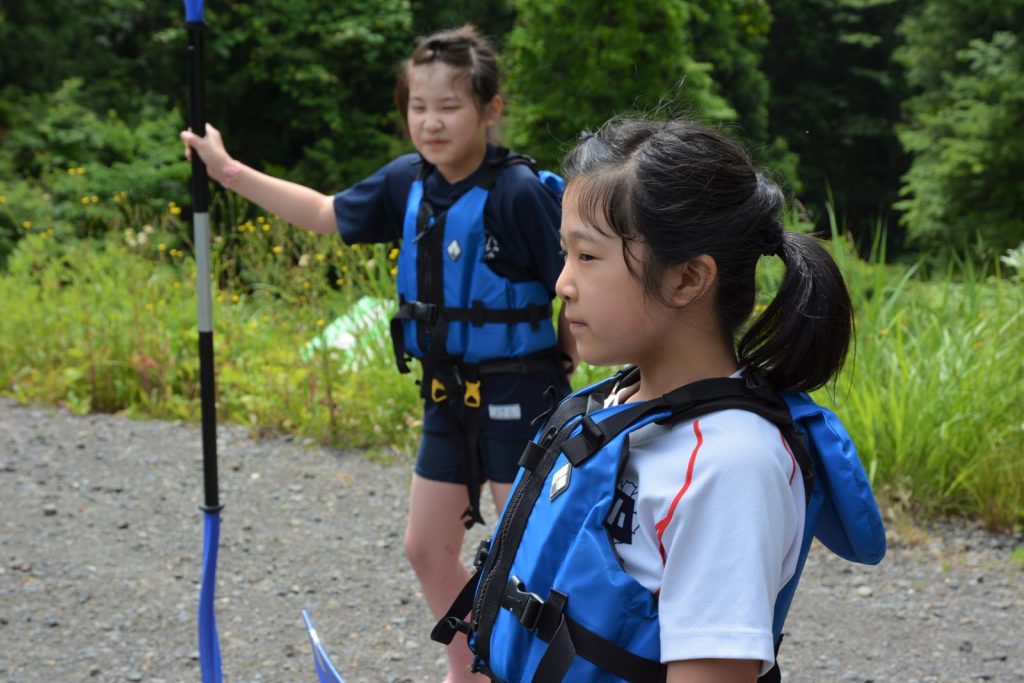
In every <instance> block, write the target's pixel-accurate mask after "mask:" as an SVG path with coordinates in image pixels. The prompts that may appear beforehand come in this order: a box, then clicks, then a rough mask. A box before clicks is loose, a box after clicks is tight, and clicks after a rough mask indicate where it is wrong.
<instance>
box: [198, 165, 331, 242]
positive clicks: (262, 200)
mask: <svg viewBox="0 0 1024 683" xmlns="http://www.w3.org/2000/svg"><path fill="white" fill-rule="evenodd" d="M211 175H213V174H212V173H211ZM217 175H218V176H219V177H217V178H216V179H217V180H218V181H219V182H220V183H221V184H222V185H224V187H226V188H228V189H229V190H231V191H232V192H235V193H236V194H239V195H241V196H242V197H245V198H246V199H248V200H249V201H251V202H253V203H255V204H258V205H259V206H261V207H263V208H264V209H266V210H267V211H268V212H270V213H272V214H275V215H278V216H280V217H281V218H283V219H284V220H286V221H288V222H289V223H292V224H293V225H297V226H299V227H300V228H305V229H306V230H312V231H313V232H319V233H325V234H328V233H332V232H335V231H336V230H337V225H336V223H335V218H334V197H332V196H330V195H325V194H322V193H320V192H317V191H316V190H314V189H312V188H309V187H306V186H304V185H299V184H298V183H293V182H290V181H288V180H282V179H280V178H275V177H273V176H269V175H267V174H266V173H261V172H259V171H257V170H255V169H253V168H250V167H248V166H246V165H245V164H241V163H239V162H237V161H232V162H231V163H230V164H229V165H227V166H225V167H224V168H223V169H220V173H218V174H217Z"/></svg>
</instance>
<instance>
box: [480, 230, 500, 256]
mask: <svg viewBox="0 0 1024 683" xmlns="http://www.w3.org/2000/svg"><path fill="white" fill-rule="evenodd" d="M485 234H486V238H485V240H484V261H493V260H494V259H496V258H497V257H498V252H499V251H501V247H499V246H498V240H496V239H495V238H494V235H492V234H491V233H489V232H488V233H485Z"/></svg>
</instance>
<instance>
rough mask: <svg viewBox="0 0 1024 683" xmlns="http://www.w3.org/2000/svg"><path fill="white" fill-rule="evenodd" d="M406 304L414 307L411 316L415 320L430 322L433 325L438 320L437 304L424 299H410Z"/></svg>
mask: <svg viewBox="0 0 1024 683" xmlns="http://www.w3.org/2000/svg"><path fill="white" fill-rule="evenodd" d="M406 305H407V306H409V307H410V308H411V309H412V311H411V315H410V317H411V318H412V319H413V320H419V321H422V322H426V323H430V324H431V325H433V324H434V323H435V322H436V321H437V311H438V307H437V305H436V304H426V303H423V302H422V301H410V302H409V303H408V304H406Z"/></svg>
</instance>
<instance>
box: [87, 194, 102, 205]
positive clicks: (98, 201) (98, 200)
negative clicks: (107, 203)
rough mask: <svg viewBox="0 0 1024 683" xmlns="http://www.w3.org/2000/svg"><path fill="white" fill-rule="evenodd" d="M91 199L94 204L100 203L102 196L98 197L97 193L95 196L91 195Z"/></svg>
mask: <svg viewBox="0 0 1024 683" xmlns="http://www.w3.org/2000/svg"><path fill="white" fill-rule="evenodd" d="M89 201H90V202H92V203H93V204H99V203H100V198H99V197H97V196H96V195H93V196H91V197H89Z"/></svg>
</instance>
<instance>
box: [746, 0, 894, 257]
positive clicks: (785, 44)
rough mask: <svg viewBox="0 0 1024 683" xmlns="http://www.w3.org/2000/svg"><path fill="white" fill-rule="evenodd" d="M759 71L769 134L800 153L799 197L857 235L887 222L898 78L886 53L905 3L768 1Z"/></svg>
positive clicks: (818, 214)
mask: <svg viewBox="0 0 1024 683" xmlns="http://www.w3.org/2000/svg"><path fill="white" fill-rule="evenodd" d="M771 4H772V14H773V23H772V31H771V35H770V47H769V48H768V49H767V50H766V52H765V57H764V70H765V72H766V74H767V76H768V79H769V81H770V83H771V99H770V104H769V121H770V126H771V129H772V131H773V134H774V135H778V136H780V137H782V138H783V139H784V140H786V141H787V143H788V144H789V147H790V149H792V150H793V151H794V152H795V153H796V154H797V155H798V156H799V160H800V161H799V170H798V174H799V177H800V179H801V181H802V183H803V193H802V194H801V196H800V197H801V199H802V200H803V202H804V204H805V205H806V206H807V208H808V209H809V211H810V212H811V214H812V216H813V217H814V218H815V219H816V222H819V223H820V221H821V220H822V218H823V216H824V214H825V205H826V203H831V204H832V205H833V206H834V207H835V209H836V210H837V212H838V213H839V214H840V215H841V216H843V217H845V219H846V221H845V222H846V224H847V226H848V227H849V228H850V229H851V231H853V233H854V234H855V235H856V236H857V237H858V238H859V239H860V240H861V242H862V243H865V244H867V243H869V242H870V240H869V239H868V238H869V237H870V235H871V234H873V230H874V229H875V226H876V223H877V222H878V221H883V222H885V221H888V217H889V216H890V214H891V207H892V203H893V201H895V199H896V197H897V192H898V187H899V177H900V174H901V173H902V172H903V170H904V169H905V161H904V158H903V153H902V151H901V150H900V147H899V142H898V141H897V139H896V134H895V131H894V129H893V126H894V124H895V123H896V121H897V120H898V119H899V102H900V97H901V95H902V80H901V77H900V74H899V73H898V72H897V70H896V68H895V65H893V64H892V62H891V53H892V50H893V48H894V45H895V27H896V25H897V24H898V21H899V17H900V15H901V14H902V12H904V11H905V8H906V5H907V2H905V0H776V1H775V2H772V3H771Z"/></svg>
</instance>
